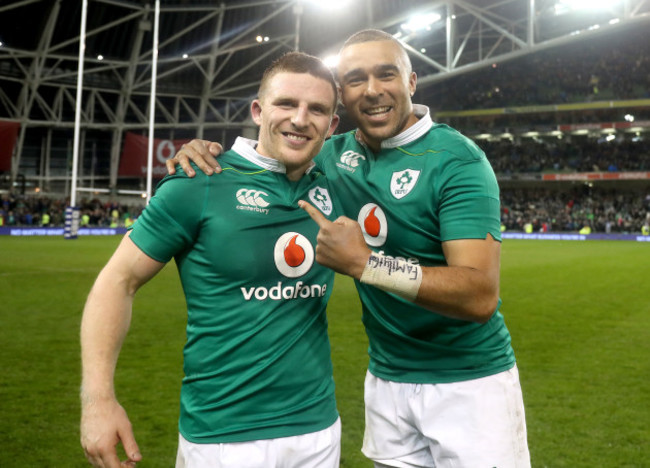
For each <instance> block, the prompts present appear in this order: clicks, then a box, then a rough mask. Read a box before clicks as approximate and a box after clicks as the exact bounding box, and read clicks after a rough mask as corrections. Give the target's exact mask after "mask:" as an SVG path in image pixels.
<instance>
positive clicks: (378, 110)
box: [366, 106, 390, 115]
mask: <svg viewBox="0 0 650 468" xmlns="http://www.w3.org/2000/svg"><path fill="white" fill-rule="evenodd" d="M389 110H390V106H384V107H375V108H374V109H368V110H367V111H366V113H367V114H370V115H375V114H383V113H384V112H388V111H389Z"/></svg>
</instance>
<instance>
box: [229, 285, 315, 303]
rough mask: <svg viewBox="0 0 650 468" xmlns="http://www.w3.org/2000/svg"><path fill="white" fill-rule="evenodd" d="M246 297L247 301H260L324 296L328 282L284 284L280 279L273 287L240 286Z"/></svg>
mask: <svg viewBox="0 0 650 468" xmlns="http://www.w3.org/2000/svg"><path fill="white" fill-rule="evenodd" d="M240 289H241V292H242V294H243V295H244V299H246V300H247V301H250V300H252V299H253V298H255V299H257V300H258V301H264V300H266V299H271V300H273V301H281V300H283V299H284V300H289V299H299V298H300V299H307V298H310V297H323V296H324V295H325V291H327V284H311V285H310V284H303V282H302V281H298V282H297V283H296V284H295V285H287V286H285V285H283V284H282V282H280V281H278V284H276V285H275V286H273V287H271V288H265V287H264V286H258V287H251V288H240Z"/></svg>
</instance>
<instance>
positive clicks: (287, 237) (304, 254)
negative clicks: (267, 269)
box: [240, 232, 327, 301]
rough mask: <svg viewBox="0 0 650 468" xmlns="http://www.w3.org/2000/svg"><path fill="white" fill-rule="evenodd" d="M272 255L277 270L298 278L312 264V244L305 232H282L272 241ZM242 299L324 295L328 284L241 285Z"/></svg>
mask: <svg viewBox="0 0 650 468" xmlns="http://www.w3.org/2000/svg"><path fill="white" fill-rule="evenodd" d="M273 258H274V260H275V266H276V267H277V269H278V271H279V272H280V273H282V274H283V275H284V276H286V277H287V278H297V277H299V276H302V275H304V274H305V273H307V272H308V271H309V270H310V269H311V267H312V265H313V264H314V247H313V246H312V245H311V242H309V239H307V238H306V237H305V236H303V235H302V234H300V233H297V232H285V233H284V234H282V235H281V236H280V237H279V238H278V240H277V241H276V242H275V247H274V249H273ZM240 289H241V292H242V295H243V296H244V299H245V300H247V301H250V300H253V299H255V300H258V301H265V300H272V301H281V300H291V299H308V298H315V297H323V296H324V295H325V293H326V292H327V284H305V283H303V282H302V281H298V282H297V283H295V284H288V283H283V282H282V281H278V282H277V283H276V285H275V286H272V287H265V286H250V287H242V288H240Z"/></svg>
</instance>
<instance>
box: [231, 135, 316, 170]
mask: <svg viewBox="0 0 650 468" xmlns="http://www.w3.org/2000/svg"><path fill="white" fill-rule="evenodd" d="M256 146H257V140H250V139H248V138H244V137H237V139H236V140H235V143H234V144H233V145H232V148H231V149H232V150H233V151H234V152H236V153H237V154H239V155H240V156H241V157H242V158H244V159H246V160H248V161H250V162H252V163H253V164H255V165H256V166H259V167H261V168H262V169H266V170H269V171H272V172H279V173H280V174H286V173H287V168H286V167H285V165H284V164H282V163H281V162H280V161H278V160H277V159H273V158H269V157H268V156H262V155H261V154H260V153H258V152H257V151H255V147H256ZM314 165H315V164H314V162H313V161H312V162H311V164H310V165H309V167H308V168H307V170H306V171H305V174H308V173H309V172H310V171H311V170H312V169H313V168H314Z"/></svg>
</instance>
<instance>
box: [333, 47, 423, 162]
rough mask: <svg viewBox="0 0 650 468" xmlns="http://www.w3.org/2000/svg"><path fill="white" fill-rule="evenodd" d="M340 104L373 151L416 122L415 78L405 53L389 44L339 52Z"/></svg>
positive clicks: (353, 48)
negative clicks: (414, 104)
mask: <svg viewBox="0 0 650 468" xmlns="http://www.w3.org/2000/svg"><path fill="white" fill-rule="evenodd" d="M338 79H339V85H340V87H341V101H342V102H343V105H344V106H345V109H346V110H347V112H348V114H349V115H350V117H351V118H352V119H353V120H354V121H355V123H356V124H357V127H358V128H359V130H358V132H359V133H358V134H359V136H360V137H361V138H362V139H363V141H364V142H365V143H366V144H367V145H368V146H369V147H370V148H371V149H372V150H373V151H378V150H379V149H380V147H381V142H382V141H383V140H386V139H388V138H392V137H394V136H396V135H398V134H399V133H401V132H403V131H404V130H405V129H407V128H408V127H410V126H411V125H413V124H414V123H416V122H417V120H418V119H417V117H416V116H415V115H414V114H413V104H412V102H411V96H412V95H413V93H414V92H415V84H416V81H417V78H416V75H415V73H414V72H412V71H411V67H410V63H409V60H408V56H407V55H406V52H405V51H404V50H403V49H402V48H401V47H400V46H399V44H397V43H395V42H394V41H390V40H377V41H369V42H359V43H355V44H350V45H348V46H345V47H344V48H343V50H341V54H340V56H339V65H338Z"/></svg>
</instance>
